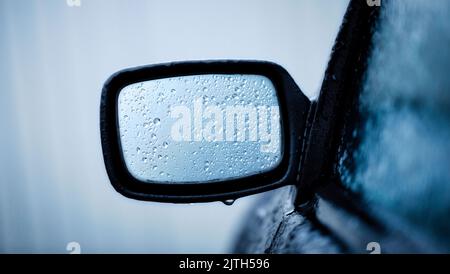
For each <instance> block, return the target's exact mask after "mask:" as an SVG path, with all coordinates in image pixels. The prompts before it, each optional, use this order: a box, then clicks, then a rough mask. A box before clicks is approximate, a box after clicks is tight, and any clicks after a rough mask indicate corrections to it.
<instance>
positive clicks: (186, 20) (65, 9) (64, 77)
mask: <svg viewBox="0 0 450 274" xmlns="http://www.w3.org/2000/svg"><path fill="white" fill-rule="evenodd" d="M347 4H348V0H303V1H300V0H290V1H288V0H284V1H260V0H250V1H243V0H228V1H220V2H219V1H208V0H193V1H183V0H180V1H174V0H169V1H167V0H164V1H144V0H133V1H125V0H122V1H119V0H81V6H80V7H69V6H68V5H67V3H66V0H48V1H38V0H1V1H0V128H1V133H0V252H36V253H44V252H55V253H65V252H67V251H66V245H67V243H68V242H72V241H76V242H79V243H80V245H81V249H82V252H84V253H95V252H107V253H114V252H155V253H156V252H161V253H169V252H199V253H203V252H219V253H220V252H226V251H228V250H229V248H230V246H231V244H232V243H233V240H234V235H235V233H236V232H237V231H238V230H239V229H240V224H242V222H245V220H244V219H242V217H243V214H244V213H245V211H246V210H248V209H249V206H250V205H251V204H252V202H253V201H254V199H255V197H249V198H243V199H240V200H238V201H237V202H236V203H235V204H234V205H233V206H231V207H228V206H225V205H223V204H222V203H211V204H198V205H172V204H160V203H146V202H139V201H134V200H130V199H126V198H125V197H122V196H121V195H119V194H118V193H116V192H115V191H114V190H113V188H112V187H111V185H110V183H109V180H108V178H107V175H106V172H105V168H104V164H103V158H102V152H101V147H100V134H99V99H100V90H101V87H102V85H103V83H104V81H105V80H106V79H107V77H109V76H110V75H111V74H112V73H114V72H115V71H117V70H120V69H123V68H126V67H130V66H137V65H144V64H152V63H158V62H167V61H176V60H192V59H223V58H235V59H261V60H269V61H274V62H277V63H279V64H281V65H283V66H284V67H285V68H286V69H287V70H288V71H289V72H290V73H291V74H292V76H293V77H294V79H295V80H296V81H297V83H298V84H299V86H300V87H301V88H302V90H303V91H304V92H305V94H307V95H308V96H309V97H311V98H312V97H314V96H316V94H317V90H318V88H319V86H320V83H321V80H322V76H323V73H324V70H325V67H326V63H327V60H328V57H329V54H330V51H331V47H332V44H333V41H334V38H335V36H336V34H337V31H338V28H339V25H340V23H341V20H342V17H343V14H344V12H345V8H346V6H347Z"/></svg>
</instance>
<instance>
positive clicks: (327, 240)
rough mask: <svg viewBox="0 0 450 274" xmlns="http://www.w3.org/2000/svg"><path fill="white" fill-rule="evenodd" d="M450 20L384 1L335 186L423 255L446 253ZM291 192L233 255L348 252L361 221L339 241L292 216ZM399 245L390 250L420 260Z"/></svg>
mask: <svg viewBox="0 0 450 274" xmlns="http://www.w3.org/2000/svg"><path fill="white" fill-rule="evenodd" d="M449 17H450V2H449V1H445V0H442V1H421V0H413V1H410V0H408V1H385V2H383V5H382V8H381V12H380V17H379V21H378V24H377V25H376V27H375V32H374V36H373V39H372V43H373V45H372V49H371V53H370V55H369V56H370V57H369V59H368V62H367V71H366V73H365V76H364V78H363V85H362V89H361V92H360V93H361V95H360V98H359V99H358V98H356V99H357V100H358V104H357V108H358V109H357V110H356V111H355V112H354V115H355V117H353V119H352V120H353V121H358V122H355V123H354V124H350V125H349V126H351V127H352V130H351V135H350V137H349V138H343V140H344V142H343V143H342V144H341V147H340V149H339V160H338V162H337V163H336V165H337V166H338V171H339V176H340V181H341V182H338V184H342V185H344V186H345V187H346V188H347V189H348V190H350V191H351V192H353V193H355V194H356V196H358V197H360V198H361V199H362V200H363V201H364V204H366V205H368V209H367V210H368V211H370V212H369V213H370V214H372V215H375V216H377V217H378V218H379V219H381V220H383V218H385V217H386V216H390V217H393V219H395V222H396V223H397V224H399V223H401V230H402V231H401V232H402V234H409V235H408V236H409V237H412V238H414V240H415V241H416V242H418V243H419V244H418V246H420V247H421V248H423V249H418V250H419V251H430V252H442V251H444V250H446V248H448V246H450V232H449V231H450V222H449V220H448V216H449V215H450V184H449V183H450V170H449V169H448V163H449V160H450V112H449V109H450V78H449V77H448V71H449V69H450V53H449V51H448V49H449V47H450V25H449V24H448V18H449ZM290 192H292V190H289V189H288V188H286V189H284V190H279V191H278V193H271V194H268V195H267V196H266V197H265V198H262V200H261V201H259V203H258V205H257V206H256V207H255V208H258V210H255V212H256V214H255V212H252V213H251V214H250V215H251V221H250V222H248V224H247V227H246V229H245V230H244V231H243V232H242V234H241V238H240V239H239V241H238V243H237V246H236V251H237V252H250V253H252V252H266V253H268V252H269V253H272V252H274V253H292V252H294V253H298V252H299V253H328V252H331V253H334V252H345V251H348V250H347V249H346V245H345V243H343V242H342V241H341V240H342V238H349V237H352V236H349V235H345V234H346V233H347V234H349V233H352V232H351V231H352V230H351V229H350V226H352V225H354V223H355V222H354V223H351V222H350V223H349V222H347V224H348V225H349V227H348V231H345V229H344V231H343V232H342V233H343V234H341V235H344V237H342V238H336V237H334V234H333V233H330V231H329V230H328V227H327V225H323V224H322V223H320V222H316V221H315V217H314V216H313V217H311V218H305V217H304V216H303V214H302V213H301V212H296V211H293V209H292V208H290V207H289V205H290V204H292V198H291V197H290V194H289V193H290ZM260 208H263V210H261V209H260ZM369 208H370V209H369ZM258 212H259V214H258ZM268 216H270V218H269V217H268ZM340 217H341V218H344V217H346V215H341V216H340ZM391 219H392V218H391ZM346 221H347V220H341V224H342V223H345V222H346ZM326 222H333V220H331V221H330V220H326ZM355 226H356V227H357V229H358V225H355ZM360 230H362V229H360ZM397 232H398V231H396V232H395V233H397ZM361 233H363V232H361ZM395 233H394V232H392V233H391V234H392V235H396V234H395ZM398 239H400V238H397V240H398ZM369 240H373V241H377V240H379V239H377V238H376V237H375V238H371V239H369ZM393 242H394V243H392V241H391V243H392V245H394V246H392V245H391V246H390V247H392V250H401V251H402V252H417V249H408V248H409V247H408V245H407V244H406V243H403V244H402V243H401V240H399V241H393ZM399 242H400V243H399ZM402 245H403V246H402ZM382 247H383V245H382ZM397 247H398V248H400V249H396V248H397ZM357 252H367V251H366V250H365V249H360V250H357Z"/></svg>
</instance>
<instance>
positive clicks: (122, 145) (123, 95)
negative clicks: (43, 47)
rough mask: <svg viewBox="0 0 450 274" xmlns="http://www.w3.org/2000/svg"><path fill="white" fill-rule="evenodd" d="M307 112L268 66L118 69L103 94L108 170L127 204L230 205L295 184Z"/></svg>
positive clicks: (286, 79)
mask: <svg viewBox="0 0 450 274" xmlns="http://www.w3.org/2000/svg"><path fill="white" fill-rule="evenodd" d="M309 108H310V101H309V100H308V98H307V97H306V96H304V95H303V93H302V92H301V91H300V89H299V87H298V86H297V85H296V84H295V82H294V80H293V79H292V78H291V77H290V75H289V74H288V73H287V72H286V70H284V69H283V68H282V67H280V66H279V65H276V64H274V63H269V62H260V61H203V62H179V63H168V64H159V65H150V66H144V67H138V68H132V69H126V70H122V71H120V72H118V73H116V74H114V75H112V76H111V77H110V78H109V79H108V80H107V82H106V83H105V85H104V87H103V91H102V98H101V105H100V128H101V141H102V148H103V156H104V160H105V166H106V170H107V173H108V176H109V178H110V181H111V183H112V185H113V186H114V188H115V189H116V190H117V191H118V192H120V193H121V194H123V195H125V196H126V197H129V198H133V199H139V200H147V201H160V202H173V203H192V202H209V201H226V200H234V199H237V198H239V197H242V196H246V195H250V194H255V193H259V192H263V191H267V190H270V189H274V188H278V187H281V186H284V185H288V184H295V183H296V180H297V177H298V172H299V165H300V153H301V147H302V142H303V137H304V131H305V126H306V118H307V117H306V116H307V114H308V111H309Z"/></svg>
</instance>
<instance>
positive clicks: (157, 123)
mask: <svg viewBox="0 0 450 274" xmlns="http://www.w3.org/2000/svg"><path fill="white" fill-rule="evenodd" d="M159 122H161V119H159V118H155V119H154V120H153V123H154V124H155V125H159Z"/></svg>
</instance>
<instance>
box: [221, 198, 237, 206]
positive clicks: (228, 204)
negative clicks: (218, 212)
mask: <svg viewBox="0 0 450 274" xmlns="http://www.w3.org/2000/svg"><path fill="white" fill-rule="evenodd" d="M235 201H236V200H233V199H228V200H225V201H223V202H222V203H224V205H227V206H231V205H233V204H234V202H235Z"/></svg>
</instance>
